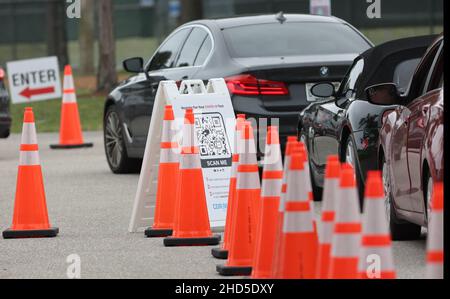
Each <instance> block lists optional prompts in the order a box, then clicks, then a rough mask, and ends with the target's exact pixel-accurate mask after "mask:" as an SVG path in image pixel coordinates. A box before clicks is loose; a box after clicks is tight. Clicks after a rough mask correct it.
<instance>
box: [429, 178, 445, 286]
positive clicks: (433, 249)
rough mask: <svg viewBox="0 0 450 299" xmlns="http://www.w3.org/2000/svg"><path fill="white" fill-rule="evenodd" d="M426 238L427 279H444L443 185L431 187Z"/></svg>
mask: <svg viewBox="0 0 450 299" xmlns="http://www.w3.org/2000/svg"><path fill="white" fill-rule="evenodd" d="M430 218H431V219H430V222H429V224H428V237H427V270H426V271H427V272H426V277H427V278H429V279H443V278H444V232H443V229H444V185H443V184H442V183H441V182H438V183H435V184H434V186H433V198H432V203H431V216H430Z"/></svg>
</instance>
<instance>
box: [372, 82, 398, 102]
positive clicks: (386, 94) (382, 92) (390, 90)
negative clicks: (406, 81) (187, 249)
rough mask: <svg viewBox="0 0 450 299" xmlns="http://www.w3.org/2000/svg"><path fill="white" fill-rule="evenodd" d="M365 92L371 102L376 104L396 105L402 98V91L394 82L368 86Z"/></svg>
mask: <svg viewBox="0 0 450 299" xmlns="http://www.w3.org/2000/svg"><path fill="white" fill-rule="evenodd" d="M365 92H366V96H367V99H368V101H369V103H372V104H374V105H384V106H386V105H395V104H397V103H398V100H399V99H400V93H399V91H398V88H397V85H396V84H394V83H382V84H376V85H372V86H369V87H367V88H366V90H365Z"/></svg>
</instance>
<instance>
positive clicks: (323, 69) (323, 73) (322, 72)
mask: <svg viewBox="0 0 450 299" xmlns="http://www.w3.org/2000/svg"><path fill="white" fill-rule="evenodd" d="M319 72H320V75H321V76H322V77H326V76H328V72H329V69H328V68H327V67H326V66H323V67H321V68H320V70H319Z"/></svg>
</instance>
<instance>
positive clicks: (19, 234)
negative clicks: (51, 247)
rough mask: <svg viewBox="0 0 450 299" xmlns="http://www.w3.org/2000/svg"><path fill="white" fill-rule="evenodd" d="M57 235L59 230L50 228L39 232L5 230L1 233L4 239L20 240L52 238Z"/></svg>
mask: <svg viewBox="0 0 450 299" xmlns="http://www.w3.org/2000/svg"><path fill="white" fill-rule="evenodd" d="M58 233H59V228H57V227H51V228H49V229H39V230H11V229H7V230H5V231H4V232H3V238H4V239H21V238H53V237H56V236H57V235H58Z"/></svg>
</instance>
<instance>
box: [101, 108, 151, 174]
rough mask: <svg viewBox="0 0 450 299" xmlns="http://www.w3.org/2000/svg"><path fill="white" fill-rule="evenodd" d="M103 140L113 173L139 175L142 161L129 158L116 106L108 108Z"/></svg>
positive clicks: (107, 159)
mask: <svg viewBox="0 0 450 299" xmlns="http://www.w3.org/2000/svg"><path fill="white" fill-rule="evenodd" d="M103 140H104V145H105V155H106V161H107V162H108V165H109V168H110V169H111V171H112V172H113V173H116V174H123V173H139V171H140V169H141V165H142V160H141V159H135V158H130V157H128V154H127V148H126V146H125V141H124V135H123V126H122V121H121V120H120V117H119V113H118V112H117V107H116V106H115V105H111V106H109V107H108V108H107V111H106V114H105V118H104V122H103Z"/></svg>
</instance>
